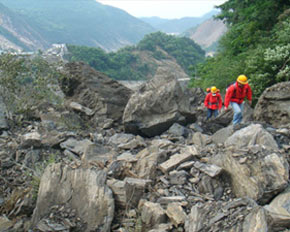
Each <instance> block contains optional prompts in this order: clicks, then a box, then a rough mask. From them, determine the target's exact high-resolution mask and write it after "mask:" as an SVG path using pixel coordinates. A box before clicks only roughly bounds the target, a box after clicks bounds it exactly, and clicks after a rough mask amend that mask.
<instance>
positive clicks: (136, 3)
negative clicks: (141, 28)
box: [97, 0, 226, 19]
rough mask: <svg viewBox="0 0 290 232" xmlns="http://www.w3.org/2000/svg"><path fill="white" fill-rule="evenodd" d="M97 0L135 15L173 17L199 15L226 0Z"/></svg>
mask: <svg viewBox="0 0 290 232" xmlns="http://www.w3.org/2000/svg"><path fill="white" fill-rule="evenodd" d="M97 1H98V2H100V3H102V4H105V5H110V6H114V7H117V8H120V9H122V10H125V11H126V12H128V13H129V14H130V15H133V16H135V17H151V16H158V17H160V18H166V19H174V18H183V17H200V16H202V15H204V14H206V13H208V12H209V11H211V10H212V9H214V6H215V5H220V4H222V3H224V2H226V0H179V1H178V0H97Z"/></svg>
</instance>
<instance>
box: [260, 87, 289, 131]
mask: <svg viewBox="0 0 290 232" xmlns="http://www.w3.org/2000/svg"><path fill="white" fill-rule="evenodd" d="M254 118H255V120H257V121H261V122H266V123H269V124H271V125H272V126H274V127H279V126H281V125H284V124H287V123H290V81H287V82H282V83H278V84H276V85H273V86H271V87H270V88H267V89H266V90H265V91H264V92H263V94H262V95H261V97H260V98H259V101H258V103H257V105H256V107H255V110H254Z"/></svg>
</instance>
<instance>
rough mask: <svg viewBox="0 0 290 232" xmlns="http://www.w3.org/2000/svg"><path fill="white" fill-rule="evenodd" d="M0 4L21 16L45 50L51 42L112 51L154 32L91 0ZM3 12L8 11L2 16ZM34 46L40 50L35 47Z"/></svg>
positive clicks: (17, 28) (21, 0) (18, 0)
mask: <svg viewBox="0 0 290 232" xmlns="http://www.w3.org/2000/svg"><path fill="white" fill-rule="evenodd" d="M1 3H2V4H3V5H5V6H6V7H7V8H9V10H10V11H13V12H15V13H17V14H19V15H21V17H22V18H23V19H25V21H26V22H27V23H28V25H29V26H30V27H31V28H33V30H34V31H37V33H38V34H39V35H41V37H43V38H45V40H46V41H47V42H48V43H41V41H40V43H41V45H42V47H46V48H47V46H48V45H49V46H50V45H51V44H54V43H68V44H75V45H86V46H91V47H101V48H103V49H104V50H116V49H118V48H120V47H124V46H126V45H131V44H135V43H137V42H138V41H139V40H141V39H142V38H143V36H144V35H145V34H148V33H150V32H153V31H154V29H153V27H151V26H150V25H149V24H147V23H145V22H143V21H141V20H139V19H137V18H135V17H133V16H131V15H129V14H128V13H126V12H125V11H123V10H120V9H118V8H114V7H110V6H106V5H103V4H100V3H98V2H96V1H94V0H87V1H74V0H65V1H60V0H59V1H58V0H53V1H47V0H39V1H34V0H15V1H6V0H2V1H1ZM6 12H8V10H6V11H5V12H4V14H5V13H6ZM21 28H22V24H15V25H14V30H15V31H21ZM80 35H81V36H80ZM32 36H33V35H32ZM17 38H18V37H17ZM18 39H19V38H18ZM36 39H38V38H36ZM34 46H35V47H37V48H40V49H41V48H42V47H41V46H40V45H39V46H37V44H35V45H34ZM24 48H25V47H24Z"/></svg>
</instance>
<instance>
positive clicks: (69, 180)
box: [32, 164, 115, 232]
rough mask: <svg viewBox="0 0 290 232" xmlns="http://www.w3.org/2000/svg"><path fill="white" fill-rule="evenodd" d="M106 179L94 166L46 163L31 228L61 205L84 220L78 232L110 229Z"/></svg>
mask: <svg viewBox="0 0 290 232" xmlns="http://www.w3.org/2000/svg"><path fill="white" fill-rule="evenodd" d="M106 179H107V176H106V173H105V172H104V171H102V170H97V169H94V168H81V167H79V168H76V169H74V168H72V167H70V166H68V165H61V164H53V165H50V166H48V167H47V168H46V169H45V171H44V173H43V175H42V177H41V182H40V186H39V192H38V198H37V204H36V208H35V210H34V213H33V218H32V226H33V228H37V227H38V226H39V223H40V222H41V219H43V218H46V217H47V216H48V215H50V210H51V208H52V207H54V206H55V205H61V206H64V207H67V208H71V209H73V210H75V211H76V216H77V217H79V218H80V219H81V220H82V221H84V222H85V224H86V226H85V227H84V228H82V231H86V232H89V231H104V232H105V231H111V230H110V227H111V223H112V220H113V217H114V210H115V204H114V198H113V194H112V191H111V190H110V189H109V187H108V186H107V185H106V184H105V183H106Z"/></svg>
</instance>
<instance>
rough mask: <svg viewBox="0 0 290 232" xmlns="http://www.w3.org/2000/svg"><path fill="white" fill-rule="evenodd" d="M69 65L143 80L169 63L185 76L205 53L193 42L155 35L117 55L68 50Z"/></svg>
mask: <svg viewBox="0 0 290 232" xmlns="http://www.w3.org/2000/svg"><path fill="white" fill-rule="evenodd" d="M68 50H69V55H68V56H67V59H68V60H69V61H83V62H85V63H87V64H89V65H90V66H92V67H93V68H95V69H96V70H98V71H101V72H104V73H106V74H107V75H108V76H110V77H112V78H114V79H118V80H142V79H143V80H144V79H147V78H148V77H151V76H153V75H154V73H155V71H156V68H157V66H161V65H162V62H165V61H168V60H171V61H172V62H173V63H177V64H178V65H179V66H180V67H181V68H182V69H183V70H184V72H185V73H187V74H190V66H194V65H196V64H198V63H200V62H202V61H203V60H204V56H205V52H204V51H203V50H202V49H201V47H200V46H199V45H197V44H196V43H195V42H194V41H192V40H191V39H189V38H185V37H176V36H172V35H166V34H165V33H162V32H156V33H152V34H149V35H146V36H145V37H144V39H143V40H141V41H140V42H139V43H138V45H137V46H131V47H126V48H123V49H120V50H119V51H118V52H111V53H105V51H103V50H102V49H99V48H91V47H85V46H74V45H69V46H68Z"/></svg>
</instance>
